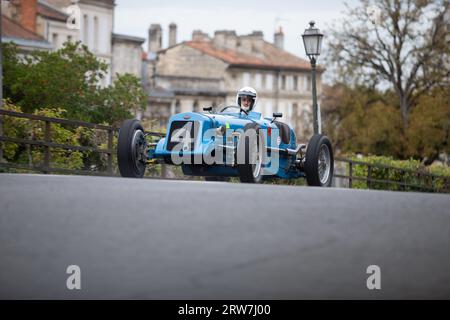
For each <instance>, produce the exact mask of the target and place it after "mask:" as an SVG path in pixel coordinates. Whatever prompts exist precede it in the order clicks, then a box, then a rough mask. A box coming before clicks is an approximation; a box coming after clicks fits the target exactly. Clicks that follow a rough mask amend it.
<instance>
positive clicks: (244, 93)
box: [236, 87, 258, 112]
mask: <svg viewBox="0 0 450 320" xmlns="http://www.w3.org/2000/svg"><path fill="white" fill-rule="evenodd" d="M242 97H248V98H251V99H252V103H251V105H250V107H243V106H241V98H242ZM257 100H258V97H257V93H256V90H255V89H253V88H252V87H243V88H241V89H239V91H238V92H237V94H236V104H237V105H238V106H240V107H241V109H242V110H244V111H245V112H249V111H252V110H253V108H254V107H255V105H256V102H257Z"/></svg>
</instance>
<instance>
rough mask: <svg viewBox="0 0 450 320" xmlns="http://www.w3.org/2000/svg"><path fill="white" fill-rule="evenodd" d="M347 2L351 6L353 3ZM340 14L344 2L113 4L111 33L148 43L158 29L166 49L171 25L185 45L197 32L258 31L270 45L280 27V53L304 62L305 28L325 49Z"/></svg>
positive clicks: (142, 0) (131, 0)
mask: <svg viewBox="0 0 450 320" xmlns="http://www.w3.org/2000/svg"><path fill="white" fill-rule="evenodd" d="M346 2H347V3H348V4H349V5H350V6H355V5H356V4H357V3H358V0H347V1H346ZM344 11H345V5H344V1H343V0H333V1H332V0H309V1H306V0H297V1H292V0H272V1H263V0H260V1H256V0H247V1H245V0H239V1H237V0H222V1H216V0H209V1H207V0H191V1H187V0H184V1H182V0H166V1H158V0H116V9H115V21H114V32H115V33H120V34H126V35H132V36H138V37H142V38H146V39H147V36H148V28H149V26H150V24H153V23H159V24H161V27H162V32H163V47H166V46H167V42H168V32H169V31H168V29H169V24H170V23H172V22H174V23H176V24H177V41H178V42H181V41H185V40H190V39H191V36H192V31H193V30H196V29H200V30H202V31H203V32H207V33H208V34H209V35H210V36H211V37H212V36H214V31H216V30H235V31H236V32H237V34H238V35H243V34H249V33H251V32H252V31H253V30H260V31H263V33H264V39H265V40H266V41H269V42H273V33H274V31H275V28H276V27H278V26H281V27H282V28H283V32H284V35H285V38H284V48H285V49H286V50H287V51H289V52H291V53H293V54H295V55H298V56H300V57H306V55H305V52H304V48H303V42H302V40H301V35H302V33H303V32H304V30H305V29H306V28H307V27H308V22H309V21H311V20H314V21H315V22H316V27H317V28H319V29H321V31H324V34H325V39H324V43H326V30H327V28H330V27H331V26H332V22H333V21H334V20H337V19H339V18H340V17H342V16H343V14H344ZM144 49H145V50H147V43H145V44H144Z"/></svg>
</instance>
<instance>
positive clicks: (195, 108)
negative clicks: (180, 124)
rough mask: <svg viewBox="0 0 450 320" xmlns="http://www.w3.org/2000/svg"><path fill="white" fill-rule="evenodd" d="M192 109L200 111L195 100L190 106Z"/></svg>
mask: <svg viewBox="0 0 450 320" xmlns="http://www.w3.org/2000/svg"><path fill="white" fill-rule="evenodd" d="M192 110H193V111H194V112H198V111H200V110H199V105H198V101H197V100H195V101H194V105H193V106H192Z"/></svg>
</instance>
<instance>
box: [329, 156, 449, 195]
mask: <svg viewBox="0 0 450 320" xmlns="http://www.w3.org/2000/svg"><path fill="white" fill-rule="evenodd" d="M339 163H342V164H344V172H345V174H342V173H339V172H337V173H335V174H334V178H335V179H344V181H346V182H347V185H346V186H347V187H348V188H355V187H356V188H367V189H381V190H398V191H422V192H443V193H449V192H450V190H449V177H445V176H438V175H433V174H430V173H428V172H423V171H415V170H410V169H404V168H398V167H394V166H389V165H384V164H375V163H367V162H362V161H357V160H353V159H346V158H339V157H337V158H335V170H336V167H337V166H336V164H339Z"/></svg>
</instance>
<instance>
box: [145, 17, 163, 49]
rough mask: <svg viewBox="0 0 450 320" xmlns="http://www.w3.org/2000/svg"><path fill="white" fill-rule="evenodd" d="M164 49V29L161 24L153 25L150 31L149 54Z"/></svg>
mask: <svg viewBox="0 0 450 320" xmlns="http://www.w3.org/2000/svg"><path fill="white" fill-rule="evenodd" d="M161 49H162V29H161V25H160V24H152V25H150V28H149V29H148V52H149V53H156V52H158V51H159V50H161Z"/></svg>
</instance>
